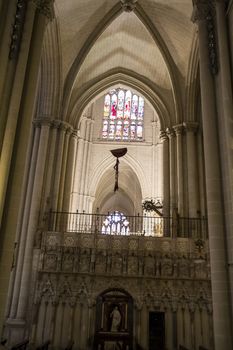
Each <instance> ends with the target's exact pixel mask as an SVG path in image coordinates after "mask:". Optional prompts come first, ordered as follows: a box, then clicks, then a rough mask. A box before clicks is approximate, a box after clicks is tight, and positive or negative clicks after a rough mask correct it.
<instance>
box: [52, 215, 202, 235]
mask: <svg viewBox="0 0 233 350" xmlns="http://www.w3.org/2000/svg"><path fill="white" fill-rule="evenodd" d="M47 223H48V224H47V230H48V231H53V232H54V231H55V232H76V233H91V234H105V235H121V236H130V235H137V236H147V237H171V238H176V237H177V238H192V239H202V240H206V239H207V238H208V230H207V220H206V219H205V218H184V217H178V216H174V217H159V216H149V215H146V216H140V215H137V216H125V215H123V214H121V213H119V212H114V213H108V214H106V215H103V214H88V213H85V212H83V213H78V212H75V213H71V212H55V211H50V212H49V215H48V220H47Z"/></svg>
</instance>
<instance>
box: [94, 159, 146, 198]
mask: <svg viewBox="0 0 233 350" xmlns="http://www.w3.org/2000/svg"><path fill="white" fill-rule="evenodd" d="M123 162H125V163H126V164H127V165H128V166H129V167H130V169H131V170H132V172H133V173H134V174H135V176H136V177H137V179H138V182H139V184H140V186H141V193H142V198H146V197H147V195H148V194H149V193H150V184H148V183H146V181H145V176H144V173H143V168H142V167H141V165H140V164H139V163H138V162H137V161H136V160H135V159H133V157H131V156H130V155H129V154H126V155H125V156H124V161H123ZM114 164H115V161H114V159H113V158H112V157H111V156H109V157H107V158H105V159H104V160H103V161H102V162H100V163H99V164H98V165H97V166H96V168H95V169H94V170H93V176H92V177H91V178H92V181H91V183H90V187H89V193H90V195H91V196H92V197H94V196H95V193H96V189H97V186H98V184H99V182H100V180H101V178H102V177H103V169H105V172H106V171H108V170H109V169H111V168H112V167H113V166H114Z"/></svg>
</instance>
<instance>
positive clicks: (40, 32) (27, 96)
mask: <svg viewBox="0 0 233 350" xmlns="http://www.w3.org/2000/svg"><path fill="white" fill-rule="evenodd" d="M36 5H37V4H36ZM46 5H48V3H47V4H46ZM42 8H43V5H42V4H41V9H40V10H42ZM35 10H36V7H35V4H34V2H31V1H29V2H28V9H27V14H26V20H25V30H26V28H27V33H28V31H30V32H31V34H30V36H29V37H28V36H26V37H23V40H24V41H25V48H26V51H25V52H24V50H23V49H22V51H21V53H22V56H21V55H20V54H19V59H18V64H19V62H21V63H24V64H25V62H26V66H24V64H22V66H21V65H20V64H19V70H18V71H17V74H16V75H17V77H18V79H16V76H15V80H14V82H15V83H14V85H13V86H11V100H10V105H9V109H8V116H10V118H7V120H8V121H9V122H10V120H11V121H12V125H11V128H10V129H9V128H8V127H7V130H8V131H10V130H11V133H9V134H8V136H6V134H5V136H4V137H6V138H5V140H6V143H5V144H6V145H7V143H8V145H7V149H8V150H7V154H8V155H9V157H8V159H7V162H4V164H3V165H4V166H6V167H8V169H5V170H6V171H4V177H2V176H3V172H2V171H0V172H1V179H2V180H3V181H4V184H3V187H2V189H3V192H4V193H6V196H5V198H6V199H5V208H6V212H5V215H4V218H3V220H2V232H1V237H2V245H1V247H0V250H2V251H1V258H2V261H3V262H4V263H2V264H0V285H2V286H4V287H5V290H4V291H2V293H1V294H0V299H1V303H0V328H1V326H2V320H3V313H2V311H3V307H4V305H5V302H4V298H5V295H6V290H7V285H8V282H9V276H10V266H11V262H12V255H13V246H14V244H13V243H14V239H15V232H16V226H17V224H18V222H19V221H20V220H21V217H20V215H21V211H20V207H21V204H22V203H21V201H20V198H24V196H25V193H23V191H24V188H25V187H24V186H23V184H24V179H25V177H26V176H27V175H28V174H27V169H26V160H27V156H28V155H29V154H30V153H31V149H29V140H30V138H29V135H30V133H31V130H32V118H33V115H34V109H35V99H36V91H37V81H38V73H39V67H40V63H41V52H42V45H43V36H44V31H45V28H46V25H47V22H48V18H47V16H45V15H44V14H42V13H41V12H40V11H35ZM48 14H49V11H48V12H47V15H48ZM27 16H28V18H27ZM27 25H28V26H29V27H30V28H28V27H27ZM27 43H28V44H29V45H28V46H27ZM23 53H24V54H25V56H24V54H23ZM22 73H25V74H22ZM25 76H26V78H25ZM15 121H17V128H16V125H15V124H14V122H15ZM15 135H16V137H15ZM14 137H15V138H14ZM7 138H8V142H7ZM12 141H13V143H12ZM13 145H14V148H13ZM8 146H9V147H8ZM5 154H6V153H5ZM12 155H13V156H12ZM8 176H9V178H10V181H9V182H8V184H7V179H8ZM6 184H7V191H6V192H5V189H6V188H5V186H6ZM2 189H1V190H2ZM0 192H1V191H0ZM3 192H1V193H3ZM1 199H3V196H1Z"/></svg>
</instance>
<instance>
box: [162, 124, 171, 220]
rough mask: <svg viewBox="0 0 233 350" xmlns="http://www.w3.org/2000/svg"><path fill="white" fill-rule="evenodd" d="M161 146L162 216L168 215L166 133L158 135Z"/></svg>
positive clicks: (167, 144) (168, 178)
mask: <svg viewBox="0 0 233 350" xmlns="http://www.w3.org/2000/svg"><path fill="white" fill-rule="evenodd" d="M160 140H161V141H162V145H163V216H164V217H166V218H167V217H169V214H170V202H169V199H170V172H169V139H168V136H167V134H166V132H163V131H162V132H161V133H160Z"/></svg>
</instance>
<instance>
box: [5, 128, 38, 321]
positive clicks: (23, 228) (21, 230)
mask: <svg viewBox="0 0 233 350" xmlns="http://www.w3.org/2000/svg"><path fill="white" fill-rule="evenodd" d="M40 131H41V128H40V125H39V124H38V123H35V133H34V143H33V149H32V154H31V159H30V161H31V162H30V163H31V164H30V171H29V176H28V181H27V190H26V195H25V198H24V203H23V205H22V212H23V214H22V216H23V217H22V222H20V224H19V227H18V228H17V233H18V236H19V237H18V239H17V241H18V240H19V239H20V245H19V249H18V259H17V265H16V267H15V271H14V277H15V278H14V279H13V281H12V286H11V287H10V288H11V289H12V292H13V295H12V299H11V300H8V302H9V303H10V304H11V309H10V313H9V314H8V315H7V316H8V317H9V318H14V317H15V316H16V310H17V304H18V296H19V287H20V282H21V276H22V266H23V260H24V252H25V244H26V239H27V235H26V234H27V224H28V217H29V212H30V206H31V197H32V191H33V184H34V177H35V169H36V162H37V153H38V148H39V141H40ZM17 243H18V244H19V242H17ZM8 298H9V295H8Z"/></svg>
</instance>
